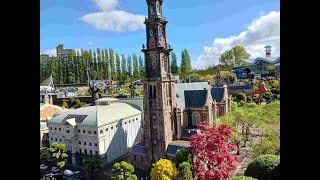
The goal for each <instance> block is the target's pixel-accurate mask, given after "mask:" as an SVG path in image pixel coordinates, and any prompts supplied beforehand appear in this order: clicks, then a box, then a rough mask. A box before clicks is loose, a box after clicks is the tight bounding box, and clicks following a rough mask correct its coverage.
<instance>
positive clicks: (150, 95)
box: [149, 85, 153, 99]
mask: <svg viewBox="0 0 320 180" xmlns="http://www.w3.org/2000/svg"><path fill="white" fill-rule="evenodd" d="M149 98H151V99H152V98H153V97H152V85H149Z"/></svg>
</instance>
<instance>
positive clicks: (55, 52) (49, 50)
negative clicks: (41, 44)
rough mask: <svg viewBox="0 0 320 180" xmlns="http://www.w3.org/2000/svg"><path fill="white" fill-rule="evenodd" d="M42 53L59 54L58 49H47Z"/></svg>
mask: <svg viewBox="0 0 320 180" xmlns="http://www.w3.org/2000/svg"><path fill="white" fill-rule="evenodd" d="M42 54H48V55H49V56H55V57H56V56H57V50H56V49H47V50H45V51H43V53H42Z"/></svg>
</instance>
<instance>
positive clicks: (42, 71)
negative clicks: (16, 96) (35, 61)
mask: <svg viewBox="0 0 320 180" xmlns="http://www.w3.org/2000/svg"><path fill="white" fill-rule="evenodd" d="M43 80H44V63H43V59H42V56H41V55H40V83H41V82H42V81H43Z"/></svg>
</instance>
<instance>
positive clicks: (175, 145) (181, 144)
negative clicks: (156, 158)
mask: <svg viewBox="0 0 320 180" xmlns="http://www.w3.org/2000/svg"><path fill="white" fill-rule="evenodd" d="M188 147H190V141H181V140H180V141H172V143H170V144H169V145H168V148H167V155H170V156H175V155H176V153H177V152H178V151H180V150H182V149H186V148H188Z"/></svg>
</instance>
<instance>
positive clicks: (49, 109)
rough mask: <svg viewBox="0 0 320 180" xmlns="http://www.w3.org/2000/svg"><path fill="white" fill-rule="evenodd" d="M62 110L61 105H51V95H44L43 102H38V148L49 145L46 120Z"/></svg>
mask: <svg viewBox="0 0 320 180" xmlns="http://www.w3.org/2000/svg"><path fill="white" fill-rule="evenodd" d="M62 110H63V108H62V107H60V106H56V105H53V100H52V97H51V96H49V95H48V94H46V95H44V99H43V103H40V148H42V147H48V145H49V130H48V127H47V121H48V120H49V119H51V118H52V117H53V116H54V115H55V114H56V113H58V112H60V111H62Z"/></svg>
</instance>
